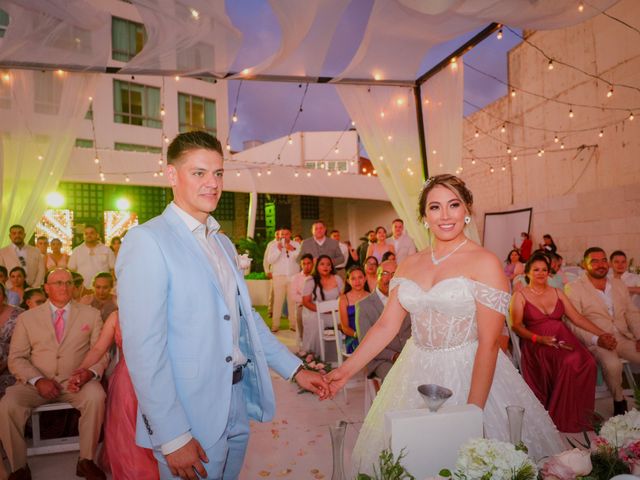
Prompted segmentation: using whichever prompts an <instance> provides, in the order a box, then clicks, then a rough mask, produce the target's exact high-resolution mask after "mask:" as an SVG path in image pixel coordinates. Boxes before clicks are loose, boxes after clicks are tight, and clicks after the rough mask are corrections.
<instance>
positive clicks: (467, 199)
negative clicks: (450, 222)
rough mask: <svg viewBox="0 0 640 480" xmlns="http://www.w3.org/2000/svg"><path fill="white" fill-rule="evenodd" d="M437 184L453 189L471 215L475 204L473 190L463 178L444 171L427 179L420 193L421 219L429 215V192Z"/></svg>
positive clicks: (419, 209) (419, 210)
mask: <svg viewBox="0 0 640 480" xmlns="http://www.w3.org/2000/svg"><path fill="white" fill-rule="evenodd" d="M437 186H442V187H445V188H448V189H449V190H451V191H452V192H453V194H454V195H455V196H456V197H458V198H459V199H460V200H461V201H462V203H464V206H465V207H466V209H467V213H468V214H469V215H471V207H472V206H473V195H472V194H471V191H470V190H469V189H468V188H467V186H466V185H465V183H464V182H463V181H462V179H460V178H458V177H456V176H455V175H450V174H448V173H443V174H440V175H436V176H434V177H429V178H428V179H427V181H426V182H424V186H423V187H422V193H421V194H420V199H419V200H418V212H419V213H420V219H419V220H420V221H422V219H423V218H425V217H426V216H427V197H428V196H429V192H431V190H433V189H434V188H436V187H437Z"/></svg>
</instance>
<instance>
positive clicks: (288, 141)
mask: <svg viewBox="0 0 640 480" xmlns="http://www.w3.org/2000/svg"><path fill="white" fill-rule="evenodd" d="M287 143H288V144H289V145H293V138H291V137H289V139H288V140H287Z"/></svg>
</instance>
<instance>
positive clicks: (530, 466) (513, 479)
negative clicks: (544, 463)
mask: <svg viewBox="0 0 640 480" xmlns="http://www.w3.org/2000/svg"><path fill="white" fill-rule="evenodd" d="M536 475H537V469H536V465H535V464H534V463H533V461H532V460H531V459H530V458H529V457H528V456H527V454H526V453H525V452H523V451H521V450H518V449H516V447H515V446H514V445H512V444H511V443H507V442H501V441H498V440H491V439H484V438H475V439H472V440H469V441H468V442H467V443H465V444H464V445H463V446H462V447H461V448H460V452H459V453H458V460H457V461H456V468H455V471H454V472H453V473H451V472H450V471H449V470H442V471H440V477H444V478H457V479H460V480H534V479H535V478H536Z"/></svg>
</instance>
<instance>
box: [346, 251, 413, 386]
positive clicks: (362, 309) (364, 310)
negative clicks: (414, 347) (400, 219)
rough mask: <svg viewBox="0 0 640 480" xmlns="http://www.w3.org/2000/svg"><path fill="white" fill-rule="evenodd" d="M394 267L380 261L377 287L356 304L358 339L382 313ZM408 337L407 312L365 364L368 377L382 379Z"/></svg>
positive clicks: (408, 318) (391, 264)
mask: <svg viewBox="0 0 640 480" xmlns="http://www.w3.org/2000/svg"><path fill="white" fill-rule="evenodd" d="M396 268H397V265H396V263H395V262H389V261H387V262H383V263H381V264H380V267H379V268H378V283H377V287H376V288H375V290H374V291H373V293H371V294H370V295H369V296H367V297H366V298H364V299H363V300H360V301H359V302H358V303H357V305H356V330H357V332H358V338H359V339H360V341H362V339H363V338H364V337H365V336H366V335H367V332H368V331H369V329H370V328H371V327H373V324H374V323H376V322H377V321H378V318H380V315H382V310H383V309H384V306H385V305H386V304H387V299H388V297H389V283H390V282H391V279H392V278H393V276H394V274H395V273H396ZM409 337H411V317H410V316H409V314H408V313H407V316H406V317H405V318H404V320H403V321H402V325H401V326H400V330H398V334H397V335H396V336H395V338H394V339H393V340H391V342H389V344H388V345H387V346H386V347H385V348H384V349H383V350H382V351H381V352H380V353H378V355H376V356H375V358H374V359H373V360H371V361H370V362H369V364H368V365H367V367H366V368H367V375H368V377H369V378H372V377H378V378H380V379H381V380H384V379H385V377H386V376H387V374H388V373H389V370H391V367H392V366H393V363H394V362H395V361H396V359H397V358H398V356H399V355H400V352H401V351H402V349H403V348H404V344H405V343H407V340H408V339H409Z"/></svg>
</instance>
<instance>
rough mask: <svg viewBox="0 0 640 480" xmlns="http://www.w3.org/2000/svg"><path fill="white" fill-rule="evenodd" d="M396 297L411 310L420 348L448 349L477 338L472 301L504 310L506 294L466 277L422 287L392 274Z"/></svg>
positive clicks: (507, 304) (412, 332)
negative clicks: (429, 287)
mask: <svg viewBox="0 0 640 480" xmlns="http://www.w3.org/2000/svg"><path fill="white" fill-rule="evenodd" d="M396 287H398V300H399V301H400V304H401V305H402V306H403V307H404V309H405V310H407V311H408V312H409V313H410V314H411V334H412V336H413V342H414V343H415V344H416V346H418V347H419V348H422V349H429V350H431V349H452V348H457V347H460V346H463V345H466V344H468V343H470V342H473V341H475V340H477V339H478V328H477V324H476V302H479V303H481V304H482V305H485V306H487V307H489V308H491V309H492V310H495V311H497V312H500V313H501V314H503V315H506V314H507V311H508V309H509V300H510V298H511V297H510V295H509V294H508V293H506V292H503V291H501V290H497V289H495V288H493V287H490V286H488V285H485V284H483V283H480V282H477V281H475V280H471V279H469V278H466V277H453V278H447V279H445V280H442V281H440V282H438V283H437V284H435V285H434V286H433V287H431V289H429V290H424V289H423V288H422V287H421V286H420V285H418V284H417V283H416V282H414V281H413V280H410V279H408V278H403V277H396V278H394V279H393V280H392V281H391V285H390V289H391V290H393V289H394V288H396Z"/></svg>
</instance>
